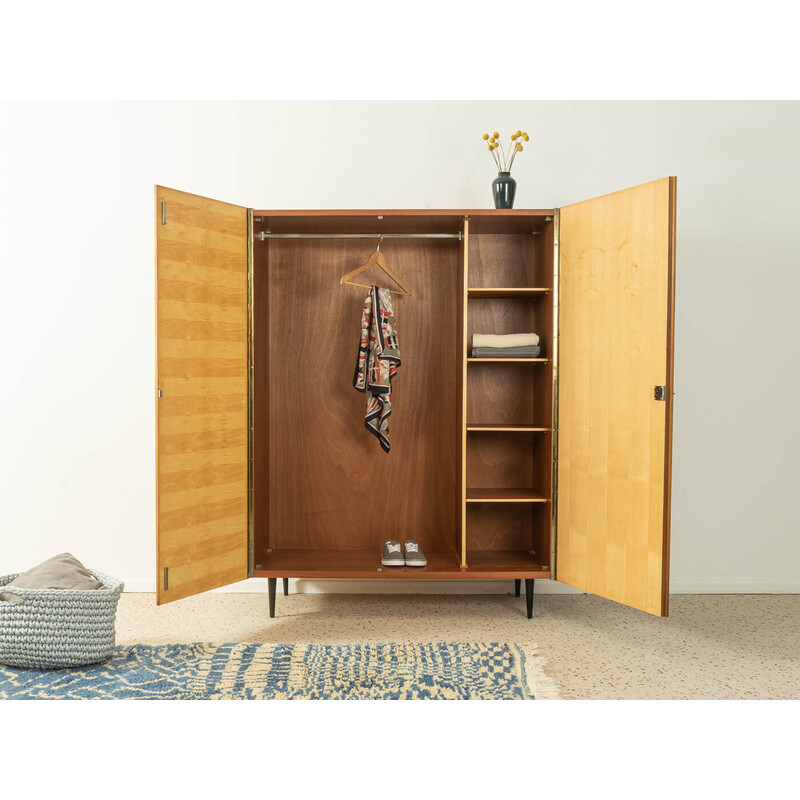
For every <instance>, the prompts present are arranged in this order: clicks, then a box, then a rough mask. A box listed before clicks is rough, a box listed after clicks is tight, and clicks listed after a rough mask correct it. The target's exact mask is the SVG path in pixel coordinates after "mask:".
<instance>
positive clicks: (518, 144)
mask: <svg viewBox="0 0 800 800" xmlns="http://www.w3.org/2000/svg"><path fill="white" fill-rule="evenodd" d="M517 150H519V151H520V152H522V145H521V144H520V143H519V142H517Z"/></svg>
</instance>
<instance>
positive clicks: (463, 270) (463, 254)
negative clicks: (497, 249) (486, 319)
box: [456, 217, 469, 567]
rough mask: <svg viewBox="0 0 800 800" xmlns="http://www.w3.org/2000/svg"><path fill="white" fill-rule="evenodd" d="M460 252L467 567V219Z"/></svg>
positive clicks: (463, 503) (463, 528)
mask: <svg viewBox="0 0 800 800" xmlns="http://www.w3.org/2000/svg"><path fill="white" fill-rule="evenodd" d="M461 244H462V247H461V250H460V251H459V261H460V264H459V267H460V269H459V274H460V277H461V337H460V338H461V342H460V347H461V353H460V356H459V359H460V360H459V362H458V363H459V364H460V374H461V420H460V422H461V430H460V433H461V442H460V445H459V448H460V453H461V476H460V486H459V489H460V497H459V513H458V514H457V517H456V518H457V519H458V520H460V522H461V553H460V559H461V566H462V567H466V566H467V355H468V353H469V350H468V344H469V342H468V338H467V318H468V317H467V313H468V308H467V303H468V302H469V296H468V295H469V292H468V288H469V217H464V226H463V229H462V240H461Z"/></svg>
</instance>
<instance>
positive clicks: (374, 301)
mask: <svg viewBox="0 0 800 800" xmlns="http://www.w3.org/2000/svg"><path fill="white" fill-rule="evenodd" d="M399 366H400V350H399V348H398V346H397V333H396V331H395V320H394V313H393V311H392V298H391V295H390V294H389V290H388V289H382V288H379V287H378V286H373V287H372V288H371V289H370V290H369V294H368V295H367V297H366V299H365V300H364V309H363V312H362V314H361V341H360V343H359V345H358V361H357V362H356V374H355V377H354V378H353V386H355V387H356V389H358V391H359V392H366V393H367V411H366V414H365V416H364V425H365V427H366V429H367V430H368V431H369V432H370V433H372V434H373V435H374V436H376V437H377V438H378V441H379V442H380V443H381V447H382V448H383V449H384V451H385V452H387V453H388V452H389V416H390V415H391V413H392V379H393V378H394V376H395V375H397V369H398V367H399Z"/></svg>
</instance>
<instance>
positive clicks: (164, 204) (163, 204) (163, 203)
mask: <svg viewBox="0 0 800 800" xmlns="http://www.w3.org/2000/svg"><path fill="white" fill-rule="evenodd" d="M161 224H162V225H166V224H167V201H166V200H162V201H161Z"/></svg>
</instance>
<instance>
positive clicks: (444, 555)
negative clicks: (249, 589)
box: [253, 550, 550, 580]
mask: <svg viewBox="0 0 800 800" xmlns="http://www.w3.org/2000/svg"><path fill="white" fill-rule="evenodd" d="M425 555H426V557H427V559H428V565H427V566H426V567H384V566H381V556H380V551H378V552H375V551H374V550H273V551H272V552H271V553H265V554H263V555H262V556H260V557H258V556H257V557H256V568H255V570H254V571H253V577H255V578H371V579H375V578H387V579H392V578H395V579H397V578H401V579H402V580H414V579H417V580H420V579H422V580H424V579H428V580H443V579H444V580H448V579H458V580H502V579H505V578H509V579H512V578H513V579H517V578H520V579H522V578H526V579H533V578H549V577H550V568H549V567H546V568H545V567H543V566H542V564H540V563H539V562H538V561H537V560H536V559H535V558H534V557H533V556H531V555H530V553H528V552H527V551H524V550H521V551H516V550H470V551H469V552H468V553H467V566H466V567H462V566H461V564H460V563H459V560H458V557H457V556H456V554H455V552H441V551H434V552H430V553H429V552H426V553H425Z"/></svg>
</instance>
